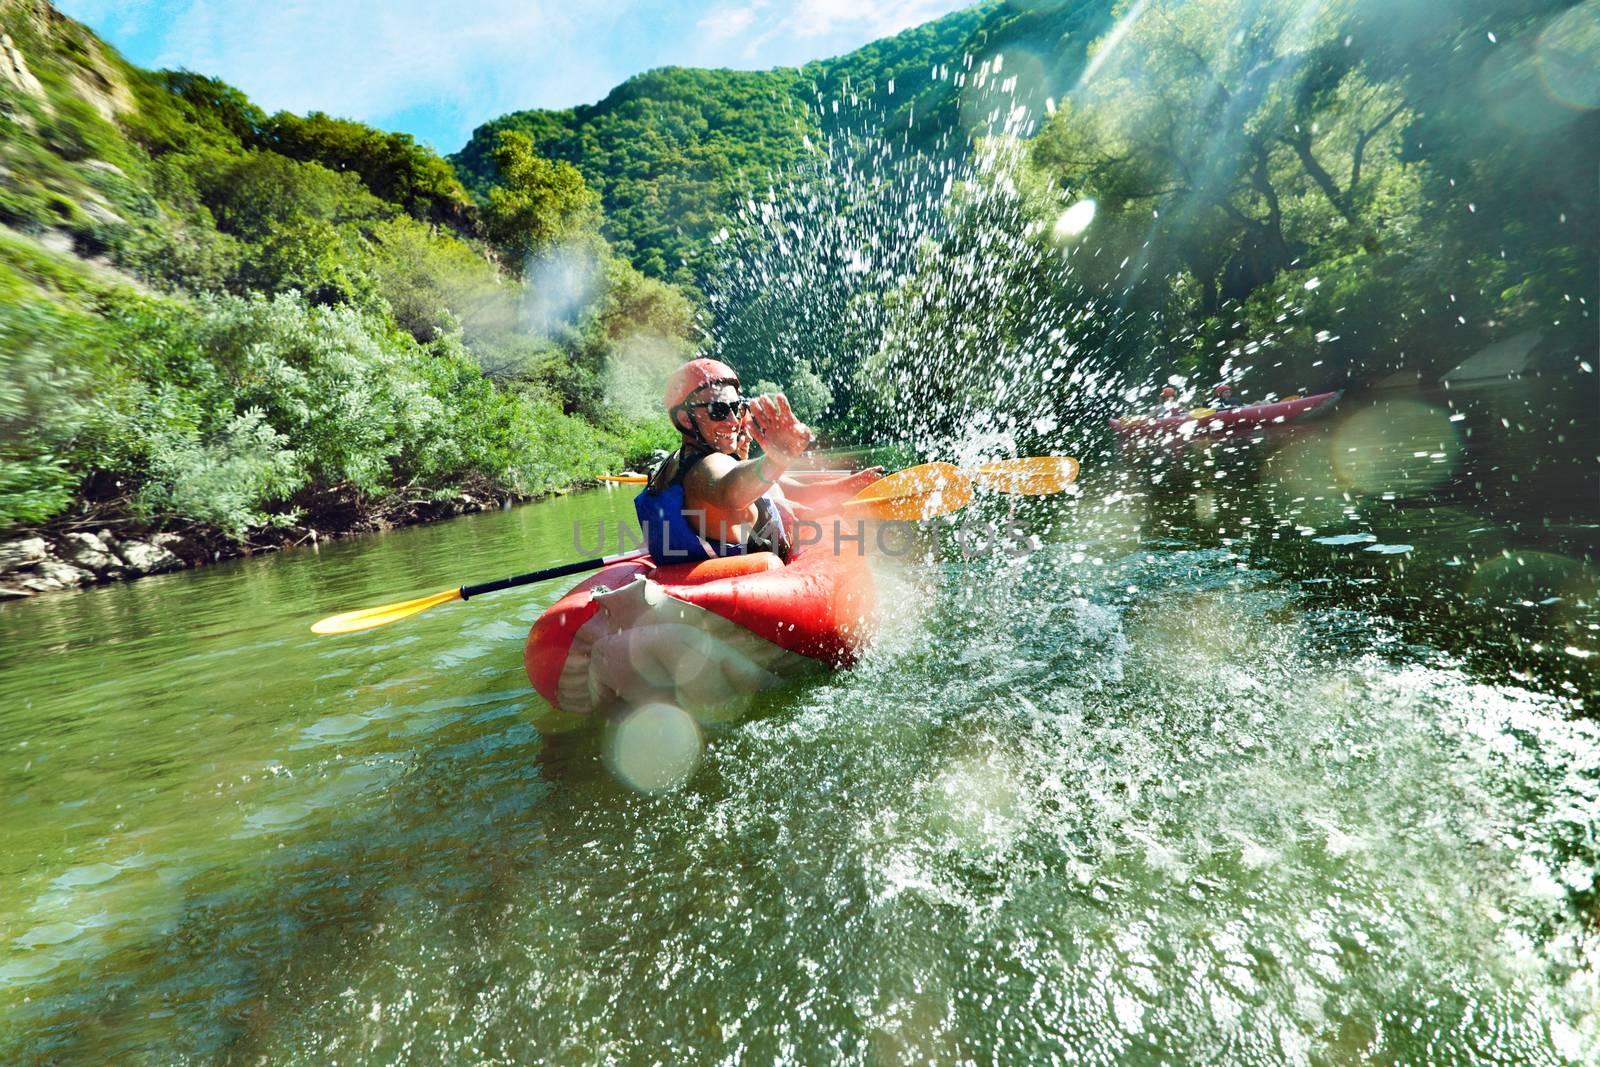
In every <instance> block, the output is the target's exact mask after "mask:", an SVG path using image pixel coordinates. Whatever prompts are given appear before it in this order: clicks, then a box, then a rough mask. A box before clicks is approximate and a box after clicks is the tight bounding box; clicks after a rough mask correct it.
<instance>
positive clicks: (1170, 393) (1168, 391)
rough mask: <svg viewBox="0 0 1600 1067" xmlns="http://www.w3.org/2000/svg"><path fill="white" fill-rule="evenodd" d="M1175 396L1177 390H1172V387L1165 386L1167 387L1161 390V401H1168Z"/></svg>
mask: <svg viewBox="0 0 1600 1067" xmlns="http://www.w3.org/2000/svg"><path fill="white" fill-rule="evenodd" d="M1177 395H1178V391H1177V390H1176V389H1174V388H1173V387H1172V386H1170V385H1169V386H1167V387H1166V388H1165V389H1163V390H1161V398H1162V399H1163V400H1169V399H1171V398H1172V397H1175V396H1177Z"/></svg>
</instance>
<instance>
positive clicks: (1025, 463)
mask: <svg viewBox="0 0 1600 1067" xmlns="http://www.w3.org/2000/svg"><path fill="white" fill-rule="evenodd" d="M923 466H924V467H928V466H934V465H933V464H924V465H923ZM940 466H944V467H948V466H949V464H942V465H940ZM921 469H922V468H920V467H911V468H908V469H907V470H906V471H902V472H901V474H908V473H910V472H912V471H917V470H921ZM952 469H953V468H952ZM797 473H799V474H801V475H813V474H817V475H824V474H826V475H842V474H853V473H855V472H854V471H800V472H797ZM898 477H899V475H891V476H890V478H898ZM972 477H973V480H974V481H976V482H977V483H978V484H979V485H982V486H985V487H986V488H989V489H993V490H996V491H997V492H1001V493H1015V494H1017V495H1019V496H1049V495H1050V494H1051V493H1059V492H1061V491H1062V490H1063V489H1065V488H1066V487H1067V486H1069V485H1071V484H1072V483H1073V481H1074V480H1076V479H1077V477H1078V461H1077V460H1075V459H1073V458H1072V457H1071V456H1027V457H1024V458H1022V459H1002V460H997V461H995V462H993V463H984V464H982V465H980V466H979V467H978V469H977V470H976V471H974V472H973V475H972ZM600 480H601V481H602V482H619V483H632V484H636V485H642V484H644V483H645V482H646V481H648V480H649V479H648V478H647V477H646V476H645V475H643V474H602V475H600ZM889 480H890V479H889V478H885V479H883V481H880V482H877V483H875V485H882V484H883V483H884V482H887V481H889ZM891 484H893V483H891ZM870 491H871V490H865V491H863V493H858V494H857V495H856V497H855V499H856V500H863V499H866V498H867V497H866V495H865V494H866V493H868V492H870ZM913 491H914V492H916V493H918V494H921V493H924V492H925V490H923V489H913ZM872 499H880V498H877V497H873V498H872ZM885 517H886V518H887V517H889V516H885Z"/></svg>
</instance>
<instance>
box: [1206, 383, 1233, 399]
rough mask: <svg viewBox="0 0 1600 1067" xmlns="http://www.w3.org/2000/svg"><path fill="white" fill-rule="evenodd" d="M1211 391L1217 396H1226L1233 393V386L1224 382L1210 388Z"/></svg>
mask: <svg viewBox="0 0 1600 1067" xmlns="http://www.w3.org/2000/svg"><path fill="white" fill-rule="evenodd" d="M1211 391H1212V392H1213V393H1216V394H1217V395H1218V396H1227V395H1228V394H1229V393H1231V392H1233V386H1231V385H1229V384H1227V383H1226V382H1224V383H1222V384H1221V385H1214V386H1212V387H1211Z"/></svg>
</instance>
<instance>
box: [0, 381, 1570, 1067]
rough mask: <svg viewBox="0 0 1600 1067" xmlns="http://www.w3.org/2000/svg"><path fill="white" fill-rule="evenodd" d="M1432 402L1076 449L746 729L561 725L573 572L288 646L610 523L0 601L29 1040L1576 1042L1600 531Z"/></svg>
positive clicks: (542, 527) (560, 1044)
mask: <svg viewBox="0 0 1600 1067" xmlns="http://www.w3.org/2000/svg"><path fill="white" fill-rule="evenodd" d="M1404 399H1405V400H1406V401H1407V402H1408V403H1415V404H1416V405H1417V409H1416V410H1418V411H1420V412H1421V414H1418V415H1417V417H1416V419H1415V420H1412V419H1410V418H1409V417H1407V418H1406V419H1400V418H1394V419H1381V418H1372V417H1370V416H1368V417H1366V418H1365V419H1364V420H1362V419H1358V418H1357V417H1358V416H1361V415H1362V412H1363V411H1370V410H1375V409H1370V408H1364V407H1363V406H1361V405H1359V404H1357V405H1352V407H1351V409H1350V410H1349V412H1346V413H1341V414H1342V415H1343V416H1344V417H1341V418H1336V419H1332V420H1329V421H1328V422H1327V423H1326V424H1325V425H1323V426H1321V427H1318V428H1316V429H1315V430H1314V431H1311V432H1308V433H1306V434H1295V435H1290V436H1289V437H1287V438H1286V439H1284V440H1281V441H1280V440H1274V441H1270V442H1268V441H1263V442H1261V443H1258V444H1256V445H1251V444H1250V443H1249V442H1248V441H1246V442H1240V443H1238V444H1237V449H1236V451H1234V452H1224V451H1221V450H1218V451H1216V452H1214V453H1212V454H1207V453H1205V452H1204V451H1199V452H1195V453H1192V454H1184V455H1181V456H1170V455H1169V456H1165V457H1162V459H1163V462H1162V463H1161V464H1159V465H1156V464H1155V463H1154V462H1153V460H1149V459H1147V460H1146V461H1144V462H1142V463H1139V462H1134V463H1131V464H1130V465H1129V466H1127V467H1124V468H1122V469H1121V470H1120V471H1116V470H1111V469H1108V468H1106V467H1105V465H1103V464H1102V465H1100V467H1099V469H1094V468H1093V467H1091V468H1090V469H1087V470H1086V476H1085V480H1084V485H1083V487H1082V491H1081V492H1080V493H1079V494H1078V495H1076V496H1074V497H1070V498H1056V499H1035V500H1028V501H1023V502H1021V503H1020V504H1017V506H1018V509H1019V511H1018V515H1017V517H1018V518H1019V520H1021V521H1023V522H1025V523H1027V524H1028V525H1030V526H1031V528H1033V529H1036V530H1038V531H1040V533H1041V535H1042V536H1043V537H1044V540H1045V542H1046V544H1045V547H1044V548H1043V549H1042V550H1041V551H1039V552H1037V553H1035V554H1034V555H1032V556H1031V557H1028V558H1025V559H1015V560H1014V559H1010V558H996V559H975V560H966V561H963V560H962V559H961V558H960V556H959V553H950V552H946V553H945V554H943V555H942V556H941V557H940V560H941V562H939V563H937V564H935V565H932V566H905V567H902V568H901V569H898V570H895V571H887V572H886V573H885V574H884V576H883V582H884V586H885V602H886V603H888V604H890V605H892V608H893V610H892V611H891V612H890V617H889V618H888V620H887V622H886V626H885V630H884V632H883V634H882V635H881V639H880V641H879V643H878V644H877V646H876V648H875V649H874V651H873V652H872V653H871V655H870V656H869V657H868V659H867V661H866V662H865V663H863V664H862V665H861V666H860V667H859V668H857V669H856V670H854V671H851V672H848V673H845V674H841V675H837V676H833V677H824V678H822V679H818V680H809V681H806V682H804V683H801V684H796V685H793V686H791V687H789V688H787V689H782V690H778V691H775V692H772V693H768V694H765V695H763V696H762V697H761V698H760V699H759V700H758V701H757V702H756V704H755V706H754V707H753V708H752V709H751V710H750V711H749V713H748V714H746V715H745V716H743V717H742V718H740V719H739V720H737V721H735V722H731V723H722V724H715V723H708V724H700V725H697V724H695V723H693V722H687V721H684V720H683V719H682V717H681V713H679V712H677V709H671V708H659V709H653V710H652V709H641V711H646V712H648V713H647V714H645V715H644V716H643V717H641V718H640V719H639V720H638V721H637V722H634V723H632V725H631V726H630V725H629V724H628V723H626V722H624V723H621V724H618V725H617V726H615V727H614V728H612V729H610V730H601V729H597V728H595V727H594V726H593V725H592V724H587V723H584V722H581V721H576V720H574V719H572V718H570V717H566V718H562V717H558V716H555V715H553V714H551V713H549V712H548V710H547V709H545V708H543V706H542V705H540V704H539V702H538V700H537V698H536V697H534V696H533V695H532V694H531V692H530V691H529V690H528V688H527V686H526V681H525V679H524V678H523V676H522V669H521V662H520V641H521V638H522V635H523V634H524V633H525V632H526V628H527V626H528V624H529V623H530V622H531V621H532V619H533V618H534V617H535V616H536V615H537V614H538V612H539V611H540V610H541V609H542V607H543V606H544V605H545V604H548V603H550V602H552V601H553V600H554V599H555V597H556V596H557V595H559V593H560V592H561V591H562V590H563V589H564V588H565V587H566V585H567V584H569V581H558V582H555V583H551V584H548V585H547V586H540V587H536V588H533V589H529V590H521V591H515V592H508V593H506V594H502V595H500V596H498V597H496V598H493V599H490V598H485V599H484V600H483V601H474V602H472V603H471V604H469V605H453V606H450V607H446V608H440V609H437V610H435V611H433V612H429V613H427V614H426V615H422V616H418V617H416V618H414V619H411V620H407V621H406V622H404V623H401V624H396V625H394V626H391V627H388V628H385V629H382V630H377V631H373V632H371V633H368V634H356V635H348V636H346V637H340V638H333V639H313V638H312V637H311V636H310V635H309V633H307V632H306V630H305V627H306V625H307V624H308V623H309V622H310V621H311V620H312V619H314V618H317V617H319V616H321V615H324V614H327V613H329V612H332V611H336V610H340V609H344V608H350V607H357V606H361V605H364V604H369V603H376V602H382V601H385V600H391V599H398V598H401V597H404V596H408V595H416V594H420V593H424V592H428V591H430V590H432V589H434V588H442V587H444V586H447V585H450V584H453V583H456V582H460V581H468V580H479V579H485V578H490V577H494V576H497V575H500V574H506V573H512V572H516V571H520V570H525V569H527V568H528V567H530V566H534V565H537V564H539V563H543V562H555V561H558V560H561V559H565V558H568V557H569V556H570V555H572V552H571V547H570V545H571V533H570V526H571V522H572V521H573V520H574V519H582V520H585V521H593V520H594V519H598V518H601V517H604V518H607V519H615V518H617V517H619V516H621V515H624V514H626V513H627V511H628V499H627V497H626V496H625V495H623V494H605V493H593V494H583V495H581V496H578V497H573V498H565V499H560V500H555V501H551V502H548V503H544V504H539V505H535V506H531V507H528V508H523V509H519V510H517V511H514V512H511V513H507V514H496V515H484V516H474V517H472V518H469V519H464V520H457V521H455V522H451V523H447V524H443V525H440V526H437V527H432V528H427V529H419V530H408V531H401V532H397V533H395V534H391V535H388V536H385V537H381V538H375V539H369V540H366V541H360V542H349V543H344V544H339V545H334V546H332V547H328V548H324V549H323V550H322V552H321V553H320V554H313V553H309V552H299V553H293V554H287V555H283V556H278V557H272V558H263V559H258V560H250V561H244V562H242V563H239V564H234V565H230V566H226V567H219V568H216V569H214V570H211V571H207V572H200V573H195V574H182V575H173V576H168V577H164V578H156V579H150V580H147V581H143V582H138V583H134V584H132V585H128V586H125V587H120V588H103V589H95V590H87V591H84V592H81V593H78V594H74V595H68V596H62V597H57V598H51V599H44V600H39V601H37V602H34V603H28V604H22V605H12V606H8V607H6V608H4V609H0V647H3V648H4V653H3V655H4V657H5V662H4V673H3V674H0V709H3V710H0V775H3V780H4V781H5V783H6V791H5V794H4V798H3V799H0V810H3V814H4V822H3V824H0V874H3V881H0V886H3V889H0V893H3V895H4V905H3V907H0V1016H3V1023H0V1057H3V1059H4V1060H5V1061H6V1062H17V1061H19V1060H30V1059H33V1060H37V1059H54V1060H60V1061H66V1062H75V1061H80V1060H89V1059H94V1060H108V1059H116V1058H122V1059H133V1060H136V1061H137V1060H144V1061H149V1062H162V1063H166V1062H175V1061H177V1062H181V1061H188V1060H201V1061H208V1062H209V1061H215V1060H226V1061H239V1062H246V1061H248V1062H259V1061H261V1060H262V1059H263V1058H265V1060H266V1061H267V1062H285V1061H291V1062H293V1061H303V1062H314V1063H323V1062H332V1061H335V1060H337V1061H339V1062H394V1061H396V1060H410V1061H416V1062H460V1061H473V1062H529V1061H532V1060H537V1059H548V1060H551V1061H554V1062H655V1061H658V1060H662V1059H671V1060H675V1061H688V1062H729V1063H732V1062H750V1063H765V1062H778V1061H789V1062H830V1063H831V1062H850V1063H870V1064H895V1063H913V1062H929V1061H932V1062H941V1063H943V1062H964V1061H969V1060H970V1061H974V1062H984V1063H990V1062H992V1063H1018V1062H1041V1061H1045V1062H1048V1061H1055V1062H1087V1063H1119V1062H1149V1063H1156V1062H1161V1061H1163V1060H1165V1061H1167V1062H1184V1063H1240V1064H1281V1063H1304V1064H1335V1063H1346V1062H1351V1063H1353V1062H1424V1061H1431V1062H1436V1063H1452V1062H1454V1063H1471V1062H1506V1063H1533V1064H1541V1063H1562V1062H1593V1060H1594V1058H1595V1056H1596V1054H1597V1052H1600V1037H1597V1033H1596V1014H1595V1013H1596V1008H1597V1003H1600V1000H1597V998H1600V991H1597V987H1596V984H1595V969H1594V961H1595V951H1596V943H1595V933H1594V929H1595V925H1594V924H1595V908H1596V894H1595V885H1594V871H1595V869H1596V866H1597V860H1600V857H1597V855H1596V841H1595V837H1594V827H1595V826H1596V825H1597V819H1600V736H1597V733H1600V730H1597V727H1596V726H1595V720H1594V718H1593V717H1592V716H1593V707H1594V705H1593V700H1594V698H1595V696H1596V694H1595V692H1594V688H1595V686H1594V680H1593V677H1594V672H1593V670H1592V667H1591V666H1590V663H1592V661H1591V660H1587V659H1586V658H1585V657H1584V656H1581V655H1578V654H1575V653H1573V652H1569V651H1568V648H1569V646H1570V648H1572V649H1576V650H1578V652H1586V651H1588V650H1590V649H1593V648H1595V647H1597V641H1596V638H1595V636H1594V633H1595V625H1596V622H1597V617H1596V611H1595V606H1594V605H1595V596H1594V590H1593V558H1592V554H1593V537H1592V534H1593V527H1592V526H1591V525H1589V524H1590V523H1592V522H1593V521H1594V520H1593V519H1592V518H1585V517H1584V516H1583V515H1582V514H1580V513H1578V512H1575V511H1572V510H1568V511H1565V512H1559V511H1558V509H1555V508H1550V509H1547V510H1545V512H1544V513H1543V514H1540V513H1539V512H1536V511H1534V510H1532V509H1531V507H1530V506H1529V505H1528V503H1527V500H1528V496H1527V495H1526V494H1524V495H1523V496H1522V497H1521V498H1520V499H1521V501H1522V503H1521V504H1520V505H1519V504H1517V502H1516V501H1517V499H1518V498H1515V497H1513V496H1512V495H1508V494H1507V493H1506V492H1503V490H1504V489H1505V487H1506V486H1516V485H1518V484H1521V483H1517V482H1509V481H1505V480H1504V479H1505V477H1506V475H1507V472H1506V471H1505V470H1504V461H1503V459H1496V458H1494V457H1496V456H1503V455H1504V454H1505V453H1504V452H1503V449H1504V448H1506V447H1508V440H1505V439H1501V440H1496V441H1489V442H1486V441H1485V438H1484V436H1483V434H1482V432H1481V431H1480V430H1479V425H1480V419H1479V417H1478V416H1477V415H1476V414H1474V415H1472V416H1471V417H1469V418H1467V419H1462V420H1457V421H1455V422H1451V421H1450V416H1451V415H1453V414H1456V413H1459V412H1458V410H1457V409H1454V408H1452V407H1451V406H1450V405H1449V404H1448V403H1444V404H1441V403H1439V402H1438V399H1437V398H1434V397H1424V396H1411V397H1406V398H1404ZM1408 410H1409V409H1408ZM1435 411H1444V412H1446V414H1445V415H1444V421H1443V427H1442V428H1441V426H1440V425H1439V420H1438V419H1437V418H1435V417H1434V416H1433V415H1432V414H1430V413H1431V412H1435ZM1396 427H1408V428H1409V429H1407V430H1406V431H1405V433H1400V432H1397V431H1396V430H1395V428H1396ZM1502 429H1505V428H1504V427H1502ZM1468 430H1472V431H1473V432H1472V433H1471V434H1470V435H1469V434H1468V432H1467V431H1468ZM1406 434H1410V435H1411V437H1410V439H1407V437H1406ZM1423 437H1427V438H1428V439H1429V440H1428V441H1426V442H1424V441H1422V440H1421V438H1423ZM1452 439H1454V440H1456V441H1457V442H1458V443H1459V449H1458V450H1456V451H1452V449H1451V447H1450V446H1449V443H1448V442H1449V440H1452ZM1335 441H1337V442H1340V444H1339V445H1338V447H1340V448H1344V449H1348V448H1350V447H1352V443H1354V447H1356V448H1357V449H1358V452H1357V453H1350V452H1348V451H1345V452H1343V453H1342V454H1341V455H1339V456H1338V457H1337V458H1336V457H1335V455H1334V453H1333V452H1332V451H1331V450H1330V442H1335ZM1369 446H1370V447H1371V448H1372V449H1373V450H1374V453H1375V454H1374V455H1371V456H1363V455H1362V454H1361V452H1360V451H1359V450H1360V449H1363V448H1367V447H1369ZM1233 447H1235V446H1230V448H1233ZM1510 447H1514V445H1510ZM1497 449H1499V450H1502V451H1496V450H1497ZM1436 453H1443V454H1444V456H1445V458H1444V459H1442V460H1439V459H1435V454H1436ZM1351 457H1353V458H1351ZM1486 457H1488V458H1487V459H1486ZM1402 460H1403V462H1402ZM1496 463H1500V464H1501V468H1502V469H1501V470H1500V471H1499V472H1498V473H1497V472H1495V471H1493V470H1491V469H1489V468H1491V467H1493V466H1494V465H1495V464H1496ZM1207 464H1210V465H1209V466H1208V465H1207ZM1537 466H1538V465H1537V464H1534V465H1531V466H1530V465H1529V464H1524V465H1523V466H1522V468H1521V470H1533V469H1536V468H1537ZM1441 469H1442V470H1445V471H1447V473H1446V474H1444V475H1440V474H1438V471H1439V470H1441ZM1218 475H1221V476H1220V477H1218ZM1543 476H1547V475H1541V477H1543ZM1548 476H1550V477H1555V475H1553V474H1551V475H1548ZM1562 477H1565V476H1564V475H1563V476H1562ZM1497 478H1498V479H1500V480H1497ZM1158 479H1159V480H1158ZM1479 480H1482V481H1483V482H1484V487H1483V489H1482V490H1481V492H1479V491H1477V490H1476V488H1475V483H1476V482H1477V481H1479ZM1196 483H1199V484H1198V485H1197V484H1196ZM1464 487H1473V488H1472V490H1471V491H1469V490H1468V488H1464ZM1386 496H1390V497H1392V499H1385V497H1386ZM1014 503H1016V502H1015V501H1006V502H1004V503H1001V502H989V503H987V504H984V505H981V507H990V508H1003V507H1004V506H1006V505H1007V504H1014ZM1546 517H1548V518H1549V519H1550V521H1549V522H1548V523H1546V522H1544V521H1543V520H1544V518H1546ZM1405 546H1409V548H1408V549H1407V550H1405V551H1401V550H1400V549H1402V548H1404V547H1405ZM1380 547H1381V548H1385V549H1390V550H1391V551H1374V549H1377V548H1380ZM1535 646H1538V647H1537V648H1535ZM685 774H687V776H688V777H687V782H686V783H685V784H683V785H682V786H681V787H679V788H672V786H673V785H674V783H675V782H676V781H678V780H679V779H681V778H682V777H683V776H684V775H685Z"/></svg>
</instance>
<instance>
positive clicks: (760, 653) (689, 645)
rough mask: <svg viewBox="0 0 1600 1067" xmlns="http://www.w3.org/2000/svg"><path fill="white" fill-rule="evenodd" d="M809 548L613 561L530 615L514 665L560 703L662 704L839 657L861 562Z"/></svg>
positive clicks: (862, 620) (577, 707)
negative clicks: (791, 553) (780, 553)
mask: <svg viewBox="0 0 1600 1067" xmlns="http://www.w3.org/2000/svg"><path fill="white" fill-rule="evenodd" d="M851 547H852V546H850V545H846V546H845V548H844V551H843V552H840V553H837V554H836V553H834V552H833V551H832V549H831V546H829V547H827V548H824V547H823V546H820V545H819V546H815V547H813V548H811V549H810V550H809V551H807V552H804V553H802V554H800V555H799V556H797V557H795V558H794V559H793V560H791V562H790V563H789V565H788V566H784V565H783V564H782V563H781V562H780V561H779V560H778V557H777V556H775V555H773V554H772V553H770V552H757V553H752V554H751V555H747V556H731V557H728V558H727V559H713V560H707V561H705V562H703V563H680V564H671V565H668V566H664V567H657V566H656V565H655V564H654V563H652V562H651V561H650V560H649V559H648V558H642V559H638V560H629V561H626V562H622V563H613V564H612V565H611V566H609V567H606V568H605V569H603V570H601V571H599V572H598V573H596V574H595V575H594V576H592V577H590V578H589V579H587V580H586V581H584V582H582V583H580V584H579V585H578V586H577V587H576V588H574V589H572V590H571V591H570V592H569V593H567V595H566V596H564V597H562V598H561V599H560V600H558V601H556V602H555V603H554V604H552V605H551V606H550V608H549V609H548V610H547V611H545V613H544V614H543V615H541V616H540V617H539V619H538V621H536V622H535V623H534V624H533V629H532V630H531V631H529V633H528V645H527V648H526V650H525V653H524V656H523V662H524V664H525V665H526V667H527V670H528V680H529V681H531V682H532V683H533V687H534V688H535V689H536V690H538V691H539V694H540V695H541V696H543V697H544V698H545V699H546V700H548V701H549V702H550V703H551V704H553V705H554V706H556V707H557V708H560V709H562V710H563V711H576V712H589V711H595V710H597V709H601V708H604V707H607V706H609V705H611V704H614V703H624V704H629V705H638V704H643V703H646V702H649V701H666V702H668V703H671V704H675V705H677V706H679V707H685V708H695V707H714V706H716V705H719V704H725V703H727V702H728V701H730V700H733V699H735V698H738V697H741V696H747V695H749V694H751V693H754V692H756V691H758V690H761V689H765V688H767V687H768V686H771V685H775V684H777V683H779V682H780V681H782V680H783V679H784V678H787V677H791V676H793V675H795V674H798V673H800V672H801V671H804V670H810V669H813V668H814V667H815V665H816V664H817V663H819V662H820V663H824V664H827V665H828V666H832V667H838V666H845V665H847V664H849V663H851V662H853V661H854V658H855V655H856V650H857V649H858V648H859V647H860V645H861V643H862V641H863V640H864V639H865V637H866V635H867V634H868V633H869V632H870V629H871V624H872V617H873V613H874V610H875V607H876V596H875V593H874V589H873V584H872V576H871V574H870V572H869V571H868V569H867V564H866V560H865V559H864V558H863V557H861V556H859V555H857V554H855V553H854V552H852V551H851V550H850V549H851Z"/></svg>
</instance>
